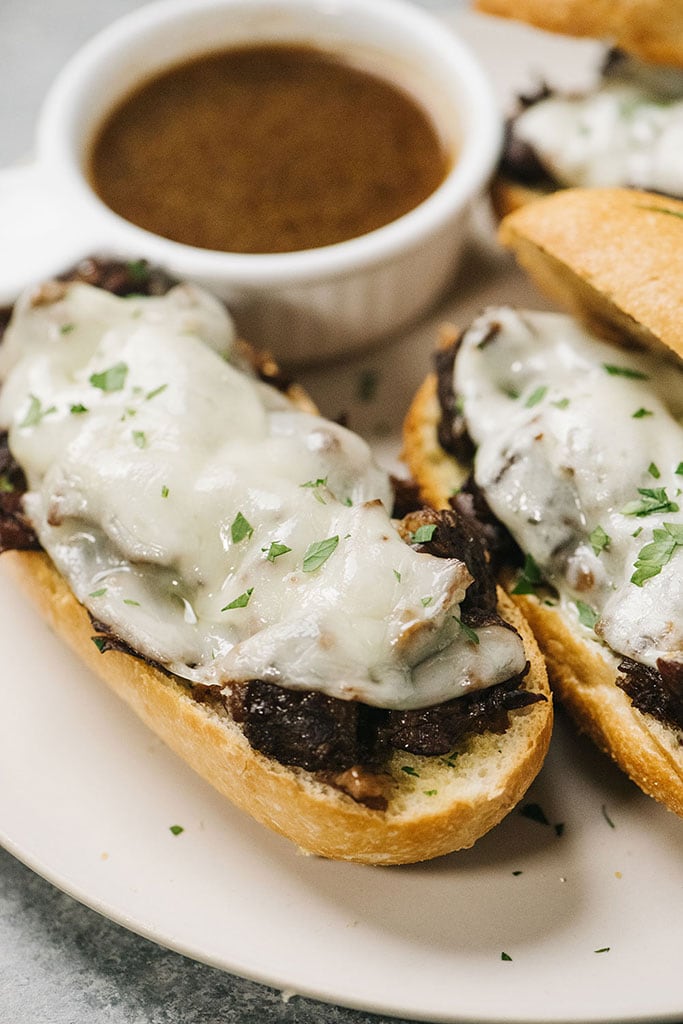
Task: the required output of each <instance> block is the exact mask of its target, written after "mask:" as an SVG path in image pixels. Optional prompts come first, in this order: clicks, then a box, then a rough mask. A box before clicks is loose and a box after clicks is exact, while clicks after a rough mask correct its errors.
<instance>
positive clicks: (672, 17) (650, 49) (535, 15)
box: [475, 0, 683, 67]
mask: <svg viewBox="0 0 683 1024" xmlns="http://www.w3.org/2000/svg"><path fill="white" fill-rule="evenodd" d="M475 8H476V9H477V10H479V11H481V12H482V13H484V14H494V15H496V16H498V17H501V18H514V19H515V20H517V21H524V22H527V23H528V24H529V25H533V26H535V27H536V28H540V29H543V30H545V31H546V32H555V33H558V34H561V35H567V36H579V37H583V38H590V39H604V40H606V41H608V42H610V43H611V44H612V45H614V46H618V47H619V48H620V49H622V50H627V51H628V52H629V53H632V54H635V56H637V57H640V58H642V59H643V60H647V61H651V62H652V63H653V64H668V65H672V66H674V67H681V66H683V6H681V4H679V3H672V2H671V0H590V2H589V3H587V2H586V0H552V2H551V3H549V2H548V0H475Z"/></svg>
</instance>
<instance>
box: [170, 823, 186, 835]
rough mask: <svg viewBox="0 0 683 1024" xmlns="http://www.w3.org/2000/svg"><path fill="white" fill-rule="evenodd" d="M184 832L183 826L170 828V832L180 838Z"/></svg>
mask: <svg viewBox="0 0 683 1024" xmlns="http://www.w3.org/2000/svg"><path fill="white" fill-rule="evenodd" d="M184 831H185V829H184V828H183V826H182V825H171V826H170V828H169V832H171V833H172V834H173V835H174V836H179V835H180V833H181V832H184Z"/></svg>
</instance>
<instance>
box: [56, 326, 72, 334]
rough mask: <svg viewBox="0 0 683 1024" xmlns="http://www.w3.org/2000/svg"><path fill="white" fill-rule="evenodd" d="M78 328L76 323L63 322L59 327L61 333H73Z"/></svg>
mask: <svg viewBox="0 0 683 1024" xmlns="http://www.w3.org/2000/svg"><path fill="white" fill-rule="evenodd" d="M75 330H76V324H62V326H61V327H60V328H59V333H60V334H71V332H72V331H75Z"/></svg>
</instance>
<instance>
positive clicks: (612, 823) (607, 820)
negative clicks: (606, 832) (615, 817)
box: [600, 804, 616, 828]
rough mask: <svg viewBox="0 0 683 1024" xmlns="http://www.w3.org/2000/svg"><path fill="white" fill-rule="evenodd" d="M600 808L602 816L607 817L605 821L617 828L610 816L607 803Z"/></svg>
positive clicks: (611, 826)
mask: <svg viewBox="0 0 683 1024" xmlns="http://www.w3.org/2000/svg"><path fill="white" fill-rule="evenodd" d="M600 809H601V811H602V816H603V818H604V819H605V821H606V822H607V824H608V825H609V827H610V828H616V825H615V824H614V822H613V821H612V819H611V818H610V816H609V814H608V813H607V807H606V806H605V804H603V805H602V807H601V808H600Z"/></svg>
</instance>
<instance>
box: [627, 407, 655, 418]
mask: <svg viewBox="0 0 683 1024" xmlns="http://www.w3.org/2000/svg"><path fill="white" fill-rule="evenodd" d="M646 416H654V413H653V412H651V411H650V410H649V409H642V408H641V409H636V411H635V412H634V413H633V415H632V416H631V419H632V420H642V419H645V417H646Z"/></svg>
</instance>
